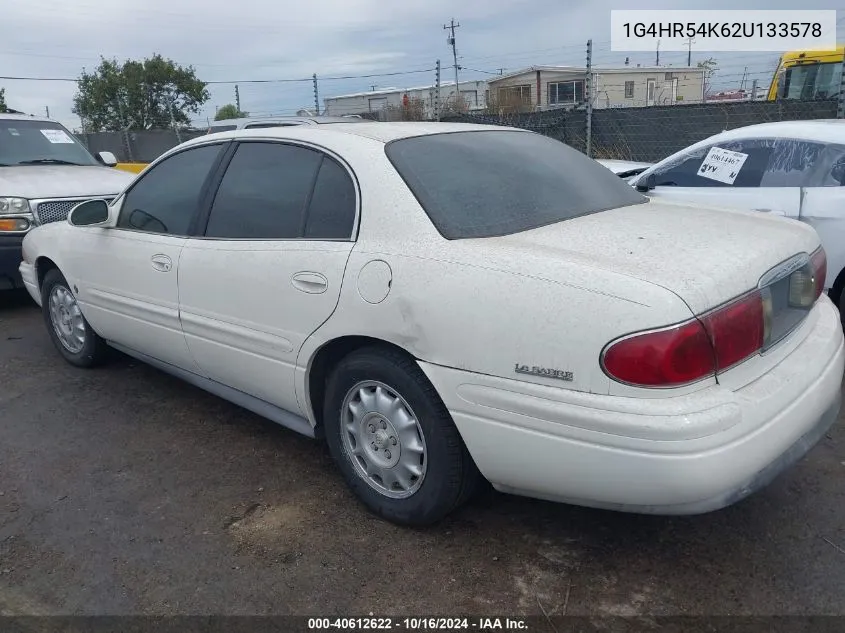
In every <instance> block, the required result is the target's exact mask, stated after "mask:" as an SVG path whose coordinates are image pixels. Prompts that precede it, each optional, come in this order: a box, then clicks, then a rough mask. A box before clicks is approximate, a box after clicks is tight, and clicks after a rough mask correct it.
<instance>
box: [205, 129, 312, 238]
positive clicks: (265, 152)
mask: <svg viewBox="0 0 845 633" xmlns="http://www.w3.org/2000/svg"><path fill="white" fill-rule="evenodd" d="M321 160H322V154H320V152H317V151H314V150H312V149H308V148H305V147H297V146H295V145H285V144H282V143H260V142H255V143H242V144H240V145H239V146H238V149H237V151H236V152H235V155H234V156H233V157H232V161H231V162H230V163H229V166H228V167H227V168H226V173H225V174H224V176H223V180H222V181H221V182H220V187H219V188H218V190H217V194H216V196H215V197H214V203H213V204H212V205H211V214H210V215H209V218H208V226H207V227H206V231H205V234H206V236H207V237H217V238H229V239H255V240H265V239H293V238H297V237H300V236H301V234H302V227H303V225H304V223H305V209H306V206H307V204H308V200H309V196H310V193H311V189H312V187H313V186H314V180H315V178H316V177H317V170H318V168H319V166H320V161H321Z"/></svg>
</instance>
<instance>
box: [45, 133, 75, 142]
mask: <svg viewBox="0 0 845 633" xmlns="http://www.w3.org/2000/svg"><path fill="white" fill-rule="evenodd" d="M41 133H42V134H43V135H44V136H45V137H46V139H47V140H48V141H50V142H51V143H73V139H72V138H71V137H69V136H68V135H67V133H66V132H65V131H64V130H41Z"/></svg>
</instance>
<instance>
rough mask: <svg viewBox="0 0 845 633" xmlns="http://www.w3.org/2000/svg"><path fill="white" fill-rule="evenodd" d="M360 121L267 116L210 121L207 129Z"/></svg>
mask: <svg viewBox="0 0 845 633" xmlns="http://www.w3.org/2000/svg"><path fill="white" fill-rule="evenodd" d="M359 120H361V119H358V118H352V117H342V116H323V115H318V116H293V115H291V116H267V117H241V118H238V119H220V120H219V121H212V122H211V125H210V126H209V127H212V128H214V127H221V126H224V125H247V124H249V123H291V122H297V121H303V122H304V121H313V122H314V123H349V122H350V121H359Z"/></svg>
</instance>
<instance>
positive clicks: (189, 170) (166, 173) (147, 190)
mask: <svg viewBox="0 0 845 633" xmlns="http://www.w3.org/2000/svg"><path fill="white" fill-rule="evenodd" d="M220 148H221V145H206V146H204V147H197V148H195V149H189V150H185V151H183V152H179V153H178V154H174V155H173V156H171V157H170V158H167V159H165V160H163V161H162V162H160V163H159V164H158V165H156V166H155V167H153V168H152V169H151V170H150V171H149V172H147V173H146V174H145V175H144V176H143V177H142V178H141V180H139V181H138V183H137V184H136V185H135V186H134V187H132V189H131V190H130V191H129V193H128V194H127V195H126V199H125V200H124V202H123V207H122V209H121V211H120V217H119V218H118V222H117V226H118V227H120V228H125V229H134V230H138V231H149V232H151V233H168V234H170V235H187V233H188V228H189V226H190V224H191V220H192V219H193V217H194V214H195V213H196V211H197V206H198V205H199V197H200V193H201V192H202V187H203V184H204V183H205V180H206V178H207V177H208V174H209V172H210V171H211V168H212V167H213V166H214V161H215V160H216V159H217V156H218V154H219V153H220Z"/></svg>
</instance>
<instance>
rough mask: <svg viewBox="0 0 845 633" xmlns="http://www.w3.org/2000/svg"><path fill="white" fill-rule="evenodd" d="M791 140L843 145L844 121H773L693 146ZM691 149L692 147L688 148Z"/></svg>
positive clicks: (717, 136) (736, 130) (844, 139)
mask: <svg viewBox="0 0 845 633" xmlns="http://www.w3.org/2000/svg"><path fill="white" fill-rule="evenodd" d="M762 136H765V137H767V138H792V139H802V140H806V141H816V142H818V143H845V119H814V120H812V121H773V122H769V123H755V124H753V125H745V126H743V127H738V128H734V129H733V130H726V131H724V132H721V133H719V134H716V135H714V136H711V137H709V138H706V139H704V140H703V141H700V142H699V143H696V144H695V145H700V144H703V143H711V142H713V141H727V140H740V139H746V138H760V137H762ZM690 147H692V146H690Z"/></svg>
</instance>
